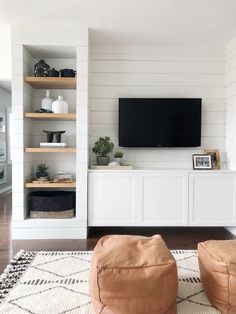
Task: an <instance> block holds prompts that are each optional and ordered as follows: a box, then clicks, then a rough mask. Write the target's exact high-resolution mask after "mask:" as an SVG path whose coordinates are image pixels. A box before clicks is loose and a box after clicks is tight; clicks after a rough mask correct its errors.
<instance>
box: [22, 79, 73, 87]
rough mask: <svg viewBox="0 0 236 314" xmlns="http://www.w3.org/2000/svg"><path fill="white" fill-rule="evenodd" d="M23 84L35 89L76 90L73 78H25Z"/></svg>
mask: <svg viewBox="0 0 236 314" xmlns="http://www.w3.org/2000/svg"><path fill="white" fill-rule="evenodd" d="M25 82H26V83H28V84H29V85H30V86H32V87H33V88H36V89H50V88H53V89H76V78H75V77H34V76H26V77H25Z"/></svg>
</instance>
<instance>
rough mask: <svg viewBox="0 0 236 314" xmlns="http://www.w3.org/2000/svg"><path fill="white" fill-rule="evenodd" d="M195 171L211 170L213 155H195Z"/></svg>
mask: <svg viewBox="0 0 236 314" xmlns="http://www.w3.org/2000/svg"><path fill="white" fill-rule="evenodd" d="M192 157H193V169H194V170H211V169H212V161H211V155H208V154H193V156H192Z"/></svg>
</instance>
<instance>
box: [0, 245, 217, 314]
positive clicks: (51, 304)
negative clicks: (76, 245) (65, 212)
mask: <svg viewBox="0 0 236 314" xmlns="http://www.w3.org/2000/svg"><path fill="white" fill-rule="evenodd" d="M172 253H173V255H174V257H175V259H176V262H177V266H178V277H179V287H178V297H177V300H176V302H177V309H178V313H183V314H192V313H193V314H197V313H203V314H208V313H209V314H214V313H220V312H219V311H218V310H216V309H215V308H214V307H213V306H212V305H211V304H210V302H209V300H208V299H207V297H206V295H205V293H204V290H203V288H202V284H201V280H200V275H199V268H198V258H197V251H189V250H174V251H172ZM90 260H91V252H88V251H74V252H26V251H21V252H19V253H18V254H17V256H16V257H15V259H14V260H13V261H12V262H11V265H9V266H8V267H7V269H6V271H5V272H4V274H3V275H2V276H1V277H0V313H1V314H5V313H11V314H26V313H30V314H78V313H79V314H94V312H93V309H92V305H91V301H90V296H89V289H88V273H89V268H90ZM144 314H147V313H144Z"/></svg>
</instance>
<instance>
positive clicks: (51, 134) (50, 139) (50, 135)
mask: <svg viewBox="0 0 236 314" xmlns="http://www.w3.org/2000/svg"><path fill="white" fill-rule="evenodd" d="M43 132H44V133H46V134H47V142H48V143H52V142H53V137H54V134H55V137H56V143H61V135H62V134H64V133H65V132H66V131H46V130H43Z"/></svg>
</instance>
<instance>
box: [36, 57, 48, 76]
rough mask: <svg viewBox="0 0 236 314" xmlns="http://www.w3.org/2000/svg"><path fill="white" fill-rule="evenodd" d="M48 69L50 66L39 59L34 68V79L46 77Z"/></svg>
mask: <svg viewBox="0 0 236 314" xmlns="http://www.w3.org/2000/svg"><path fill="white" fill-rule="evenodd" d="M49 69H50V66H49V65H48V64H47V63H46V62H45V61H44V60H43V59H41V60H39V62H38V63H36V64H35V66H34V76H36V77H45V76H48V71H49Z"/></svg>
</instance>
